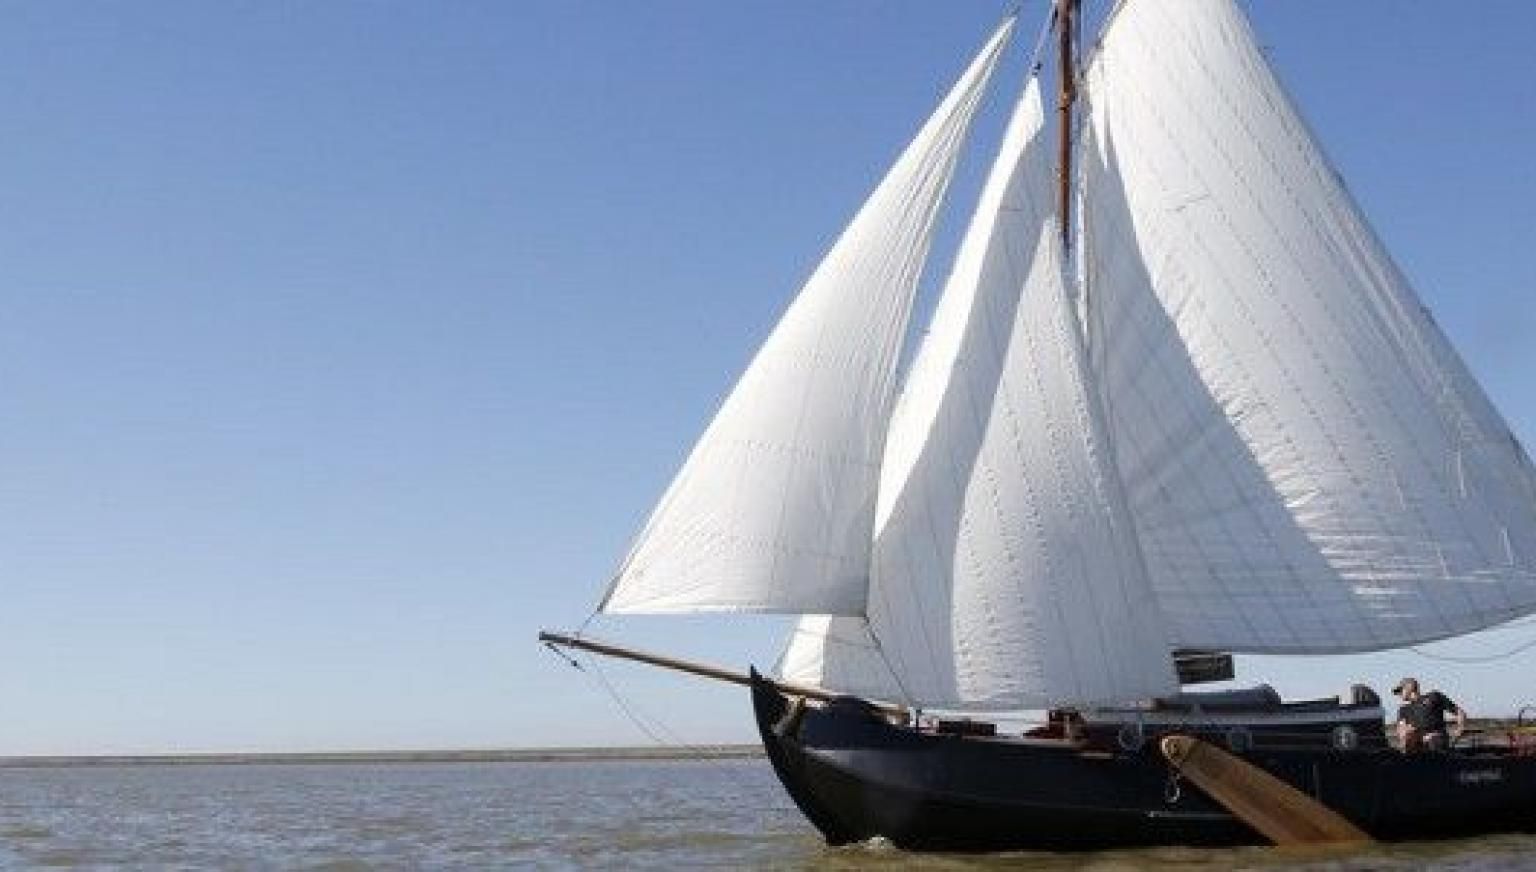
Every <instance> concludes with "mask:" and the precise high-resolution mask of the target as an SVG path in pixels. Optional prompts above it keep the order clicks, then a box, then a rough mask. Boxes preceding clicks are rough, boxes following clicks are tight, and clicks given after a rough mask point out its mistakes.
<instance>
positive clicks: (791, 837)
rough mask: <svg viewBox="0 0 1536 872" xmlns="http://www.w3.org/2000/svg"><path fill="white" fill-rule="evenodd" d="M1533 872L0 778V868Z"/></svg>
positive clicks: (501, 805) (741, 774) (264, 768)
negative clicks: (869, 835)
mask: <svg viewBox="0 0 1536 872" xmlns="http://www.w3.org/2000/svg"><path fill="white" fill-rule="evenodd" d="M1427 866H1433V867H1435V868H1438V869H1464V870H1473V869H1475V870H1493V869H1511V868H1527V869H1536V837H1531V836H1500V837H1494V838H1484V839H1476V840H1468V841H1461V842H1448V843H1437V844H1416V845H1393V846H1385V847H1380V848H1373V849H1369V850H1363V851H1355V852H1350V853H1343V854H1339V853H1333V854H1310V855H1309V854H1297V853H1283V852H1280V851H1277V850H1274V849H1264V848H1251V849H1241V850H1194V849H1160V850H1148V851H1113V852H1105V853H1099V854H1087V855H1064V854H1047V853H1019V854H1005V855H992V856H981V857H972V856H949V855H939V856H917V855H909V854H905V853H903V852H901V851H897V850H895V849H893V848H891V847H889V846H886V845H880V844H866V845H858V846H854V847H845V848H828V847H826V846H825V845H824V844H823V843H822V842H821V840H820V838H819V837H817V835H816V834H815V832H814V831H813V830H812V829H811V827H810V825H809V824H808V823H806V822H805V821H804V820H803V819H802V818H801V817H800V814H799V813H798V812H797V811H796V810H795V808H794V806H793V805H791V803H790V801H789V799H788V797H786V796H785V794H784V792H783V790H782V789H781V788H780V787H779V784H778V782H777V780H776V779H775V778H774V776H773V773H772V771H771V770H770V769H769V767H768V764H767V763H766V762H765V761H763V760H761V759H750V760H729V761H632V762H631V761H592V762H558V763H446V764H444V763H389V764H342V765H335V764H333V765H295V764H286V765H275V764H250V765H178V766H160V765H156V766H78V767H45V768H16V769H0V868H35V867H54V868H90V869H112V868H131V869H202V868H220V869H330V870H351V869H445V868H459V869H499V868H542V869H567V868H585V869H679V868H691V869H723V868H746V869H754V868H756V869H832V870H842V869H846V870H855V869H892V868H896V869H991V868H999V869H1004V868H1013V869H1085V868H1086V869H1095V870H1121V869H1126V870H1129V869H1190V868H1197V869H1233V868H1246V869H1280V868H1312V869H1330V870H1364V869H1405V870H1406V869H1420V868H1425V867H1427Z"/></svg>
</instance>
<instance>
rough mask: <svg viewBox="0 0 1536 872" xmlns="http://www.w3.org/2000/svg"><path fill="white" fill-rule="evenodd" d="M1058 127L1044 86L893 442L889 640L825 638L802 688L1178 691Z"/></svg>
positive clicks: (880, 539)
mask: <svg viewBox="0 0 1536 872" xmlns="http://www.w3.org/2000/svg"><path fill="white" fill-rule="evenodd" d="M1043 125H1044V107H1043V104H1042V102H1041V97H1040V93H1039V87H1038V83H1037V82H1036V81H1035V80H1033V79H1032V80H1031V82H1030V84H1029V86H1028V87H1027V88H1026V91H1025V94H1024V96H1023V98H1022V100H1021V101H1020V102H1019V104H1018V108H1017V109H1016V111H1015V114H1014V116H1013V119H1012V121H1011V122H1010V125H1009V128H1008V131H1007V133H1006V135H1005V138H1004V142H1003V146H1002V150H1001V152H1000V154H999V155H998V157H997V160H996V163H995V164H994V166H993V169H992V172H991V175H990V176H989V178H988V181H987V184H986V186H985V188H984V189H983V192H982V197H981V202H980V205H979V207H978V209H977V212H976V215H975V217H974V219H973V220H972V222H971V225H970V228H969V230H968V232H967V234H966V237H965V239H964V241H963V243H962V245H961V248H960V252H959V254H958V255H957V258H956V264H955V268H954V270H953V272H952V273H951V275H950V279H949V282H948V283H947V285H946V288H945V291H944V294H943V297H942V298H941V301H940V303H939V306H938V309H937V310H936V313H935V316H934V321H933V325H932V329H931V331H930V333H929V336H928V339H927V341H926V342H925V344H924V345H923V348H922V350H921V352H920V353H919V355H918V357H917V360H916V361H915V362H914V364H913V369H912V373H911V376H910V378H909V380H908V384H907V386H906V389H905V393H904V395H903V399H902V407H901V414H900V415H899V417H898V419H897V420H896V421H895V423H894V424H893V430H892V434H891V448H890V449H889V450H888V451H887V454H886V460H885V471H884V477H883V479H882V482H881V487H882V491H883V492H882V495H881V500H880V503H881V506H882V508H881V512H880V517H881V518H882V521H883V523H882V525H881V526H880V529H879V530H878V532H877V534H876V542H875V555H874V561H873V566H872V577H871V587H870V595H869V605H868V620H869V625H868V626H869V629H870V630H872V631H873V632H872V635H869V634H865V635H864V637H863V638H861V633H860V631H861V629H862V628H860V627H859V626H858V625H857V623H856V622H855V621H853V620H850V619H837V620H836V621H833V622H828V623H827V624H826V625H825V626H824V627H821V628H820V629H822V631H823V632H822V634H821V636H817V635H816V633H815V630H816V629H818V626H817V623H816V621H815V620H807V621H806V622H804V623H803V624H802V628H801V629H802V630H803V631H805V632H802V633H797V635H796V639H795V641H794V642H792V644H791V647H790V650H789V652H788V653H787V655H786V658H785V660H784V665H785V666H786V667H790V668H797V669H799V670H801V671H800V672H798V673H796V675H797V676H798V677H801V678H806V677H810V678H812V679H813V680H816V681H819V682H821V683H824V684H826V685H827V686H831V687H836V688H839V689H844V690H847V689H853V690H858V691H861V692H864V693H869V694H872V695H873V694H881V693H885V694H889V692H890V685H891V684H892V683H893V682H894V683H895V684H896V685H897V689H898V691H899V693H900V694H901V698H904V699H907V700H910V701H913V702H917V703H919V704H922V705H925V706H943V707H953V708H967V707H968V708H1002V707H1029V706H1043V705H1051V704H1056V703H1062V702H1068V701H1070V702H1079V703H1081V702H1096V701H1098V702H1107V701H1114V700H1125V699H1135V698H1142V697H1148V696H1153V695H1156V694H1159V693H1167V692H1170V691H1171V690H1173V689H1174V688H1175V686H1176V684H1175V682H1174V680H1173V669H1172V663H1171V661H1170V659H1169V657H1168V646H1167V642H1166V639H1165V636H1164V633H1163V630H1162V625H1161V621H1160V617H1159V614H1158V609H1157V604H1156V602H1155V601H1154V600H1153V598H1152V593H1151V588H1150V586H1149V585H1148V583H1147V578H1146V574H1145V570H1144V568H1143V566H1142V562H1141V558H1140V555H1139V553H1138V551H1137V547H1136V543H1135V537H1134V532H1133V527H1132V525H1131V522H1130V518H1129V516H1128V515H1127V514H1126V508H1125V503H1124V498H1123V495H1122V494H1121V492H1120V489H1119V484H1118V481H1117V478H1116V475H1115V472H1114V469H1113V464H1112V460H1111V459H1110V458H1109V457H1108V456H1107V454H1106V445H1105V443H1104V438H1103V428H1102V423H1101V421H1100V420H1099V411H1098V409H1097V407H1096V400H1095V399H1094V398H1093V397H1092V395H1091V393H1090V388H1089V385H1088V383H1087V378H1086V376H1087V372H1086V368H1085V366H1086V365H1085V361H1084V359H1083V348H1082V344H1081V336H1080V332H1079V329H1078V326H1077V322H1076V319H1075V315H1074V314H1073V312H1072V309H1071V305H1070V303H1069V300H1068V297H1067V291H1066V285H1065V282H1064V276H1063V264H1062V258H1061V253H1060V241H1059V235H1058V232H1057V231H1056V229H1055V228H1056V226H1057V225H1056V224H1055V221H1054V219H1053V218H1052V215H1051V212H1052V198H1051V191H1052V178H1053V176H1052V167H1051V162H1050V149H1049V147H1048V144H1047V143H1046V142H1045V141H1044V140H1043V139H1042V138H1041V137H1040V136H1039V135H1038V134H1039V133H1040V130H1041V128H1042V127H1043ZM829 631H831V632H829ZM865 640H867V641H868V642H872V643H874V646H875V647H873V648H872V647H871V645H870V644H867V643H866V641H865ZM797 643H798V647H797ZM872 654H874V655H878V659H876V657H872V656H871V655H872ZM881 660H883V662H884V664H885V670H884V671H883V673H882V671H881V670H878V669H876V668H874V664H876V663H878V662H879V661H881ZM809 669H815V670H818V671H819V673H820V674H816V675H812V676H806V674H805V673H806V671H807V670H809ZM870 683H873V684H874V685H875V686H873V687H871V686H869V684H870Z"/></svg>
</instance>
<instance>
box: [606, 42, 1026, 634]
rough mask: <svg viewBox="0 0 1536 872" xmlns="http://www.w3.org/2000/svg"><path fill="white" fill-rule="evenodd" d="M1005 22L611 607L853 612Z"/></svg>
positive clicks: (710, 446)
mask: <svg viewBox="0 0 1536 872" xmlns="http://www.w3.org/2000/svg"><path fill="white" fill-rule="evenodd" d="M1012 30H1013V20H1012V19H1011V18H1010V19H1009V20H1008V21H1007V22H1005V23H1004V24H1003V25H1002V26H1001V27H1000V28H999V29H998V30H997V32H996V33H995V34H993V36H992V38H991V39H990V40H988V42H987V44H986V45H985V46H984V47H983V48H982V50H981V53H980V54H979V55H978V56H977V57H976V59H975V60H974V61H973V62H972V63H971V65H970V67H969V68H968V69H967V70H966V72H965V74H964V76H963V77H962V78H961V79H960V81H959V83H958V84H956V85H955V87H954V89H953V90H952V91H951V92H950V94H949V95H948V96H947V97H946V98H945V100H944V102H943V103H942V105H940V106H939V108H938V110H937V111H936V112H935V113H934V115H933V116H932V117H931V118H930V119H929V120H928V122H927V124H925V125H924V127H923V128H922V130H921V131H920V132H919V133H918V135H917V137H916V138H915V139H914V140H913V142H912V143H911V145H909V146H908V148H907V150H906V151H905V152H904V153H903V154H902V156H901V157H900V158H899V159H898V160H897V162H896V164H895V165H894V166H893V167H892V168H891V170H890V172H889V173H888V174H887V175H886V177H885V179H884V180H883V181H882V182H881V183H880V185H879V187H877V188H876V190H875V191H874V193H873V194H872V195H871V196H870V198H869V200H868V201H866V202H865V204H864V206H863V207H862V208H861V209H860V211H859V213H858V215H857V216H856V217H855V218H854V219H853V222H852V223H851V224H849V226H848V227H847V229H846V230H844V232H843V234H842V236H841V238H839V239H838V241H837V243H836V244H835V245H834V246H833V248H832V249H831V251H830V252H828V254H827V255H826V257H825V259H823V261H822V262H821V265H820V266H818V267H817V269H816V271H815V273H814V274H813V275H812V276H811V278H810V280H809V281H807V282H806V285H805V287H804V288H802V289H801V291H800V294H799V296H798V297H797V298H796V299H795V301H794V303H793V304H791V305H790V307H789V309H788V311H787V312H786V313H785V315H784V317H783V318H782V319H781V320H780V322H779V324H778V326H777V327H775V328H774V330H773V332H772V334H771V335H770V336H769V337H768V339H767V341H766V342H765V343H764V345H763V347H762V348H761V349H760V350H759V351H758V353H757V356H756V358H755V359H754V360H753V361H752V363H751V365H750V366H749V367H748V369H747V371H746V373H745V374H744V375H743V376H742V377H741V380H740V381H739V382H738V383H737V385H736V387H735V389H734V390H733V391H732V392H731V394H730V396H729V397H728V398H727V399H726V401H725V403H724V405H723V406H722V407H721V409H720V411H719V413H718V414H717V415H716V417H715V419H714V421H713V422H712V423H711V424H710V426H709V428H708V429H707V430H706V431H705V433H704V435H703V437H702V438H701V439H700V440H699V442H698V444H697V445H696V446H695V447H694V449H693V452H692V454H691V455H690V456H689V457H688V460H687V461H686V462H685V463H684V465H683V468H682V470H681V471H680V472H679V473H678V475H677V478H676V479H674V480H673V482H672V485H671V487H670V488H668V490H667V493H666V495H665V496H664V497H663V498H662V500H661V502H660V504H659V505H658V506H657V507H656V509H655V511H654V513H653V514H652V516H651V518H650V520H649V521H648V522H647V524H646V527H645V529H644V530H643V531H642V533H641V534H640V537H639V538H638V540H637V541H636V542H635V544H634V545H633V546H632V548H631V550H630V553H629V555H628V557H627V558H626V559H625V561H624V563H623V565H622V567H621V568H620V570H619V573H618V576H617V578H616V579H615V581H614V583H613V586H612V587H611V588H610V589H609V592H608V595H607V597H605V599H604V602H603V608H604V609H605V610H606V611H610V612H699V611H750V612H802V613H809V612H816V613H825V614H861V613H862V612H863V609H864V597H865V592H866V588H867V583H868V582H867V579H868V563H869V550H870V533H871V530H872V529H873V523H874V520H873V516H874V501H875V488H876V476H877V471H878V461H879V457H880V453H881V450H882V446H883V444H884V436H885V429H886V424H887V419H888V417H889V413H890V405H891V398H892V396H893V394H894V381H895V371H896V365H897V358H898V356H899V351H900V347H901V343H902V339H903V337H904V334H905V332H906V328H907V322H908V318H909V315H910V311H911V305H912V295H913V292H914V289H915V287H916V284H917V281H918V278H919V274H920V272H921V270H922V266H923V261H924V259H925V258H926V257H927V252H928V247H929V240H930V238H931V235H932V230H933V223H934V216H935V213H936V212H937V209H938V204H939V202H940V200H941V199H942V198H943V195H944V192H945V189H946V187H947V186H948V183H949V179H950V176H951V173H952V171H953V168H954V163H955V157H956V154H957V152H958V150H959V147H960V144H961V142H962V140H963V139H964V137H965V133H966V131H967V128H968V127H969V125H970V121H971V118H972V116H973V114H974V113H975V109H976V105H977V102H978V101H979V99H980V97H981V94H982V91H983V90H984V88H985V86H986V82H987V80H988V78H989V77H990V75H991V73H992V70H993V68H994V66H995V65H996V61H997V58H998V55H999V53H1000V52H1001V50H1002V47H1003V45H1004V44H1005V43H1006V41H1007V39H1008V37H1009V35H1010V34H1011V32H1012Z"/></svg>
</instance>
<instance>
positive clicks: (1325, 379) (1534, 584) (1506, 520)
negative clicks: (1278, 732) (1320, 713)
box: [1083, 0, 1536, 652]
mask: <svg viewBox="0 0 1536 872" xmlns="http://www.w3.org/2000/svg"><path fill="white" fill-rule="evenodd" d="M1086 90H1087V93H1088V96H1089V100H1090V103H1091V119H1090V122H1089V125H1088V126H1089V139H1090V141H1089V143H1088V147H1087V152H1088V153H1087V154H1086V155H1085V156H1084V157H1085V161H1086V163H1087V168H1086V171H1085V172H1086V178H1085V182H1084V185H1085V191H1084V194H1083V197H1084V202H1085V204H1086V212H1087V214H1086V216H1085V222H1086V252H1087V262H1088V269H1087V276H1086V280H1087V283H1088V307H1087V311H1088V312H1089V316H1088V319H1089V322H1090V328H1089V332H1090V335H1091V336H1092V361H1093V374H1094V376H1095V379H1096V381H1097V384H1098V387H1099V390H1100V392H1101V395H1102V397H1103V399H1104V405H1105V408H1106V410H1107V420H1108V423H1109V430H1110V436H1111V439H1112V441H1113V443H1114V448H1115V455H1116V457H1117V460H1118V462H1119V469H1120V473H1121V476H1120V477H1121V479H1122V480H1123V482H1124V485H1125V490H1126V493H1127V495H1128V498H1129V504H1130V511H1131V514H1132V516H1133V517H1134V518H1135V523H1136V527H1137V531H1138V534H1139V538H1140V541H1141V544H1142V549H1143V552H1144V554H1145V556H1146V561H1147V566H1148V569H1149V572H1150V576H1151V581H1152V585H1153V587H1154V589H1155V590H1156V594H1157V599H1158V602H1159V603H1160V605H1161V607H1162V611H1163V613H1164V615H1165V616H1166V618H1167V620H1168V625H1169V631H1170V637H1171V638H1170V641H1172V642H1174V643H1175V644H1179V645H1186V646H1191V647H1217V648H1223V649H1227V650H1233V651H1247V652H1342V651H1354V650H1375V649H1383V648H1388V647H1394V646H1400V645H1406V644H1412V643H1416V642H1421V641H1425V640H1431V639H1436V638H1442V637H1446V636H1451V635H1454V634H1458V633H1463V632H1467V631H1472V630H1476V629H1480V628H1483V627H1487V626H1490V625H1493V624H1496V623H1499V622H1501V621H1504V620H1507V619H1509V618H1512V617H1515V616H1517V615H1521V614H1524V613H1527V612H1530V611H1532V610H1533V609H1536V501H1533V498H1532V495H1533V494H1536V478H1533V471H1532V467H1531V464H1530V461H1529V459H1528V458H1527V457H1526V455H1525V453H1524V451H1523V450H1522V449H1521V448H1520V446H1519V443H1518V441H1517V440H1516V439H1515V438H1514V436H1513V435H1512V434H1511V432H1510V430H1509V428H1508V426H1507V425H1506V424H1505V423H1504V421H1503V420H1502V419H1501V418H1500V416H1499V415H1498V413H1497V412H1496V411H1495V410H1494V408H1493V407H1492V405H1491V404H1490V403H1489V401H1488V400H1487V398H1486V397H1485V396H1484V395H1483V392H1482V390H1481V389H1480V388H1479V386H1478V385H1477V384H1476V382H1475V381H1474V380H1473V379H1472V377H1471V376H1470V374H1469V373H1468V371H1467V370H1466V368H1465V366H1464V365H1463V363H1462V362H1461V361H1460V359H1459V358H1458V357H1457V355H1456V353H1455V352H1454V351H1453V350H1452V349H1451V347H1450V345H1449V343H1448V342H1447V341H1446V340H1445V338H1444V337H1443V336H1442V335H1441V334H1440V332H1439V330H1438V329H1437V328H1436V326H1435V324H1434V323H1433V321H1432V320H1431V319H1430V318H1429V316H1428V314H1427V313H1426V311H1425V309H1424V308H1423V306H1422V305H1421V304H1420V302H1419V301H1418V299H1417V298H1416V297H1415V295H1414V293H1413V291H1412V289H1411V288H1410V287H1409V285H1408V283H1407V282H1406V281H1405V280H1404V278H1403V276H1402V275H1401V274H1400V273H1399V271H1398V270H1397V269H1396V267H1395V266H1394V265H1393V263H1392V261H1391V259H1390V257H1389V256H1388V255H1387V253H1386V252H1385V250H1384V249H1383V248H1382V247H1381V245H1380V244H1379V243H1378V241H1377V239H1376V238H1375V236H1374V234H1373V233H1372V231H1371V229H1370V228H1369V226H1368V225H1367V223H1366V221H1365V219H1364V217H1363V216H1362V214H1361V213H1360V210H1359V209H1358V208H1357V207H1356V205H1355V204H1354V203H1353V201H1352V200H1351V198H1350V196H1349V194H1348V192H1347V191H1346V190H1345V189H1344V188H1343V186H1342V184H1341V183H1340V182H1339V181H1338V179H1337V177H1336V175H1335V173H1334V172H1333V170H1332V168H1331V167H1330V165H1329V164H1328V162H1327V160H1326V159H1325V157H1324V155H1323V154H1322V151H1321V149H1320V148H1319V147H1318V146H1317V144H1316V143H1315V142H1314V141H1313V139H1312V137H1311V136H1310V134H1309V132H1308V130H1307V128H1306V125H1305V123H1304V122H1303V121H1302V120H1301V118H1300V117H1299V115H1298V114H1297V112H1296V111H1295V109H1294V108H1293V106H1292V104H1291V102H1290V101H1289V99H1288V98H1287V96H1286V94H1285V92H1284V90H1283V89H1282V87H1281V85H1280V84H1279V82H1278V80H1277V79H1276V77H1275V76H1274V74H1273V72H1272V71H1271V70H1270V68H1269V66H1268V64H1267V62H1266V61H1265V59H1264V57H1263V55H1262V54H1261V53H1260V51H1259V50H1258V48H1257V46H1256V44H1255V41H1254V38H1253V35H1252V33H1251V31H1250V30H1249V27H1248V25H1247V22H1246V21H1245V20H1244V18H1243V16H1242V14H1241V12H1240V11H1239V10H1238V9H1237V8H1236V7H1235V5H1234V4H1233V3H1232V2H1231V0H1180V2H1177V3H1165V2H1130V3H1123V4H1121V6H1120V7H1119V8H1118V10H1117V12H1116V13H1115V17H1114V20H1113V21H1112V22H1111V24H1110V26H1109V27H1108V30H1107V32H1106V33H1105V35H1104V37H1103V39H1102V42H1101V45H1100V47H1099V50H1098V53H1097V55H1096V57H1095V59H1094V61H1093V63H1092V65H1091V67H1090V69H1089V71H1088V86H1087V89H1086Z"/></svg>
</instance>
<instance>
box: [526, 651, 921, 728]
mask: <svg viewBox="0 0 1536 872" xmlns="http://www.w3.org/2000/svg"><path fill="white" fill-rule="evenodd" d="M539 641H540V642H543V643H544V644H546V645H558V646H560V647H563V648H575V649H577V650H578V651H590V652H592V653H593V654H602V655H604V656H605V657H617V658H619V659H621V660H634V661H635V662H637V663H647V664H649V665H651V666H660V667H662V668H663V669H673V670H676V671H678V672H686V673H688V674H690V675H698V676H702V677H704V678H713V679H715V680H716V681H728V682H730V683H731V684H740V685H743V686H746V687H750V686H751V685H752V678H751V677H750V676H748V675H745V674H743V673H740V672H732V671H731V670H729V669H722V668H720V667H718V666H710V665H709V664H707V663H695V662H693V661H691V660H683V659H680V658H677V657H667V656H664V655H661V654H651V653H649V652H646V651H637V650H635V649H634V648H625V647H622V646H619V645H613V644H610V643H608V642H599V641H597V640H596V639H587V638H583V637H581V636H567V635H564V634H563V633H551V632H549V631H547V630H540V631H539ZM773 683H774V684H775V685H776V686H777V687H778V688H779V689H780V690H782V691H784V692H785V693H786V694H789V695H791V696H799V697H805V698H807V699H819V700H822V701H823V702H826V701H830V700H832V699H835V698H837V697H839V696H844V695H845V694H840V693H833V692H832V691H830V690H827V689H825V688H821V687H812V686H811V685H808V684H792V683H790V682H786V681H778V680H777V679H775V680H774V682H773ZM870 705H872V706H874V707H875V708H876V709H878V710H879V711H880V712H882V713H883V714H886V715H889V716H891V717H899V718H901V719H903V720H905V719H906V717H907V707H906V706H904V705H899V704H897V703H889V702H873V701H870Z"/></svg>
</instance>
